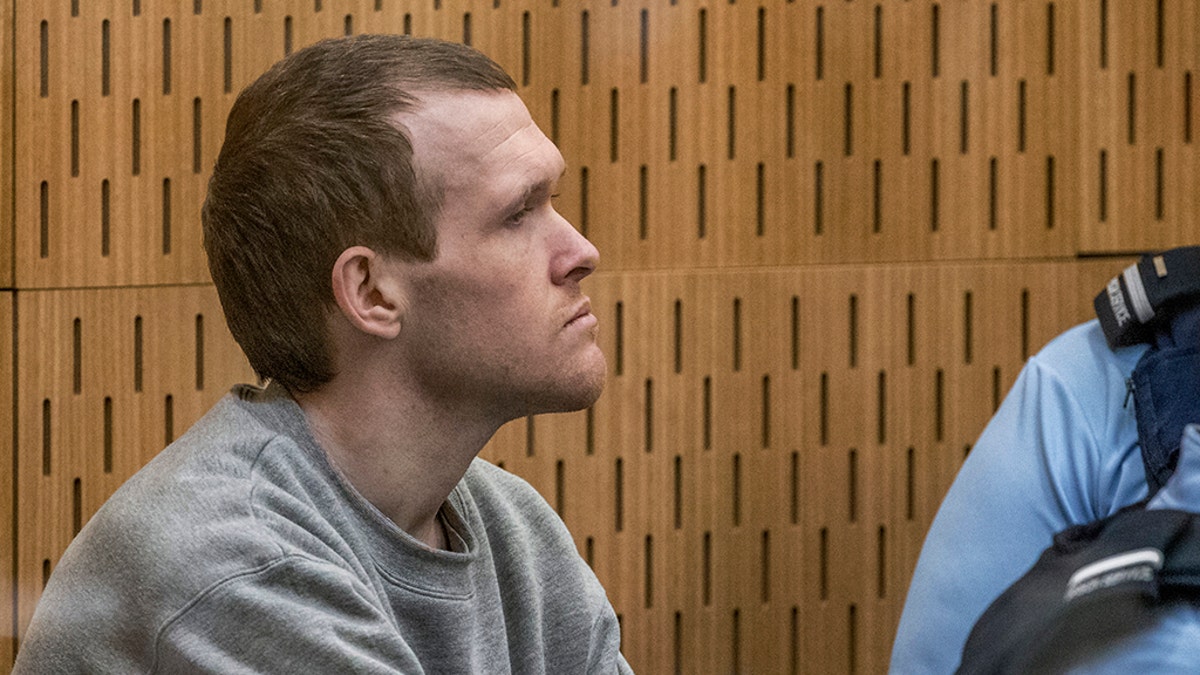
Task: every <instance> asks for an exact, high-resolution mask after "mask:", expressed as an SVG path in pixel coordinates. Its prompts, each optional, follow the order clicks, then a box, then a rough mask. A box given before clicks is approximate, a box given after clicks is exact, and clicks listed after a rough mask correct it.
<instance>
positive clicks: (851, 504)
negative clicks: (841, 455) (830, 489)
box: [846, 448, 858, 523]
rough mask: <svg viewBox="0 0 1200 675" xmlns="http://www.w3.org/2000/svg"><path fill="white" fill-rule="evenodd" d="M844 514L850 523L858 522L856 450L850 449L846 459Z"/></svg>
mask: <svg viewBox="0 0 1200 675" xmlns="http://www.w3.org/2000/svg"><path fill="white" fill-rule="evenodd" d="M846 477H847V480H846V513H847V517H848V520H849V521H850V522H851V523H855V522H858V450H856V449H854V448H850V452H849V453H848V456H847V459H846Z"/></svg>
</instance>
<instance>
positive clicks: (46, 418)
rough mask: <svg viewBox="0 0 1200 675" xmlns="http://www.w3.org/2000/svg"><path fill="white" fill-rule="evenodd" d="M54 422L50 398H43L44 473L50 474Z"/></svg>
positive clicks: (45, 474)
mask: <svg viewBox="0 0 1200 675" xmlns="http://www.w3.org/2000/svg"><path fill="white" fill-rule="evenodd" d="M53 430H54V424H53V420H52V419H51V414H50V399H48V398H45V399H42V475H43V476H49V475H50V469H51V463H50V456H51V447H52V445H53V443H52V441H53Z"/></svg>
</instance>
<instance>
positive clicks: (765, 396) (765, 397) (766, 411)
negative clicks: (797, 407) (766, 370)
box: [762, 375, 771, 448]
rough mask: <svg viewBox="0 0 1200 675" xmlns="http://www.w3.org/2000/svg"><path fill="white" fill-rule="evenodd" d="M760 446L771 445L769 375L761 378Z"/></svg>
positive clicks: (766, 446) (767, 446)
mask: <svg viewBox="0 0 1200 675" xmlns="http://www.w3.org/2000/svg"><path fill="white" fill-rule="evenodd" d="M762 447H763V448H769V447H771V376H770V375H763V378H762Z"/></svg>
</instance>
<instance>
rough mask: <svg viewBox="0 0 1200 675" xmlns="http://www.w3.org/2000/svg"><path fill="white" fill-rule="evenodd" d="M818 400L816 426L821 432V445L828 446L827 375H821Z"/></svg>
mask: <svg viewBox="0 0 1200 675" xmlns="http://www.w3.org/2000/svg"><path fill="white" fill-rule="evenodd" d="M820 399H821V405H820V407H819V410H818V413H817V414H818V425H817V426H818V428H819V429H820V431H821V433H820V437H821V445H829V373H821V391H820Z"/></svg>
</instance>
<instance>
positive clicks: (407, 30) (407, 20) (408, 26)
mask: <svg viewBox="0 0 1200 675" xmlns="http://www.w3.org/2000/svg"><path fill="white" fill-rule="evenodd" d="M412 24H413V22H412V13H411V12H405V13H404V34H405V35H412V32H413V27H412Z"/></svg>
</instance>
